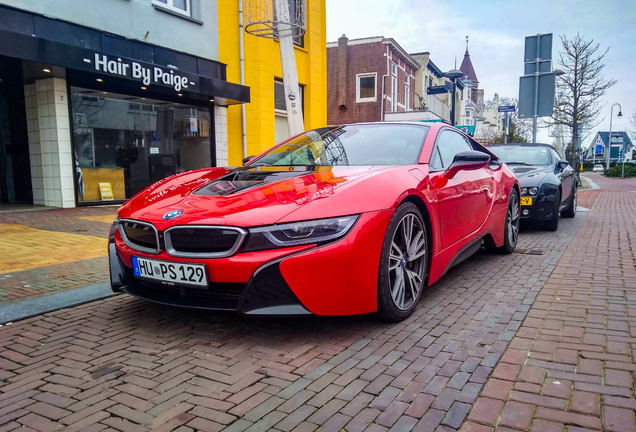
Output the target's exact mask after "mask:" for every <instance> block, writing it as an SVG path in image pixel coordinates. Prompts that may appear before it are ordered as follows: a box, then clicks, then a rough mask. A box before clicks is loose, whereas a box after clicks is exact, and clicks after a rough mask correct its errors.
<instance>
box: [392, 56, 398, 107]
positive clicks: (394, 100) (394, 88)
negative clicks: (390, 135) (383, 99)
mask: <svg viewBox="0 0 636 432" xmlns="http://www.w3.org/2000/svg"><path fill="white" fill-rule="evenodd" d="M397 74H398V67H397V65H396V64H395V63H391V112H396V111H397V98H398V78H397Z"/></svg>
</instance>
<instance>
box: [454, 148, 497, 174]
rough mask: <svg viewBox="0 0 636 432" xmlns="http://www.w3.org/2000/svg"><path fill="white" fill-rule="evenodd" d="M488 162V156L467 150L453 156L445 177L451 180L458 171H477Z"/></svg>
mask: <svg viewBox="0 0 636 432" xmlns="http://www.w3.org/2000/svg"><path fill="white" fill-rule="evenodd" d="M489 162H490V155H489V154H487V153H482V152H480V151H476V150H467V151H463V152H460V153H457V154H456V155H455V158H454V159H453V163H451V166H450V167H448V170H446V173H445V174H444V175H445V176H446V177H448V178H449V179H450V178H453V177H455V175H456V174H457V173H458V172H459V171H463V170H477V169H480V168H483V167H485V166H486V165H488V163H489Z"/></svg>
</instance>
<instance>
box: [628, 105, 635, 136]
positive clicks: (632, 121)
mask: <svg viewBox="0 0 636 432" xmlns="http://www.w3.org/2000/svg"><path fill="white" fill-rule="evenodd" d="M629 122H630V123H631V124H632V126H633V127H634V129H630V130H629V134H630V135H631V137H632V138H635V139H636V111H634V112H633V113H632V116H631V117H630V118H629Z"/></svg>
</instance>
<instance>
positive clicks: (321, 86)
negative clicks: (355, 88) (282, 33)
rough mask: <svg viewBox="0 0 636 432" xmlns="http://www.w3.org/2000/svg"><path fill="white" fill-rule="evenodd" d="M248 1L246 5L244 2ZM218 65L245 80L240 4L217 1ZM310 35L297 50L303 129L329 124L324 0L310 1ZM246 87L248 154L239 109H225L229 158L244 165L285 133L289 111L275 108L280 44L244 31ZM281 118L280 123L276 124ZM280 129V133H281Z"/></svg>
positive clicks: (230, 0) (232, 78)
mask: <svg viewBox="0 0 636 432" xmlns="http://www.w3.org/2000/svg"><path fill="white" fill-rule="evenodd" d="M245 3H246V2H243V4H245ZM217 4H218V26H219V61H221V62H222V63H225V64H226V65H227V78H226V79H227V80H228V81H230V82H235V83H240V82H241V69H240V63H241V62H240V58H241V57H240V53H241V47H240V43H241V42H240V32H241V31H242V29H241V28H240V24H239V2H238V0H234V1H233V0H218V3H217ZM305 21H306V32H305V35H304V38H303V42H302V46H297V45H295V46H294V51H295V57H296V66H297V70H298V82H299V84H300V86H301V87H302V91H301V94H303V95H304V100H303V120H304V126H305V129H312V128H316V127H320V126H325V125H326V122H327V47H326V17H325V2H324V0H317V1H314V0H312V1H306V15H305ZM243 58H244V71H245V72H244V74H245V79H244V85H246V86H248V87H249V88H250V103H248V104H246V105H245V137H246V140H245V141H246V147H247V150H246V152H245V153H246V154H244V148H243V147H244V146H243V133H244V132H243V121H242V109H241V106H239V105H235V106H229V107H228V108H227V159H228V164H229V165H240V164H241V163H242V159H243V157H244V156H252V155H256V154H259V153H261V152H262V151H264V150H266V149H268V148H269V147H271V146H273V145H274V144H276V143H277V141H278V140H280V139H281V138H284V137H285V136H286V135H287V131H283V130H282V127H281V124H284V121H283V122H282V123H281V120H284V116H285V112H283V111H280V110H276V109H275V98H274V94H275V86H276V82H277V80H278V81H282V77H283V74H282V67H281V60H280V48H279V43H278V41H277V40H275V39H268V38H263V37H258V36H254V35H251V34H249V33H247V32H243ZM277 119H278V121H277ZM277 127H278V130H277Z"/></svg>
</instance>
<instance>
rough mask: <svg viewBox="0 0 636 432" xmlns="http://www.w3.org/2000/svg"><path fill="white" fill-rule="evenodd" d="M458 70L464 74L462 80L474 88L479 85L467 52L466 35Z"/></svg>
mask: <svg viewBox="0 0 636 432" xmlns="http://www.w3.org/2000/svg"><path fill="white" fill-rule="evenodd" d="M459 70H460V71H462V72H463V73H464V79H467V80H470V82H471V83H472V84H473V86H474V87H475V88H477V86H478V85H479V80H478V79H477V74H476V73H475V68H474V67H473V62H472V61H471V60H470V53H469V52H468V35H466V53H465V54H464V61H462V65H461V66H460V67H459Z"/></svg>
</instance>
